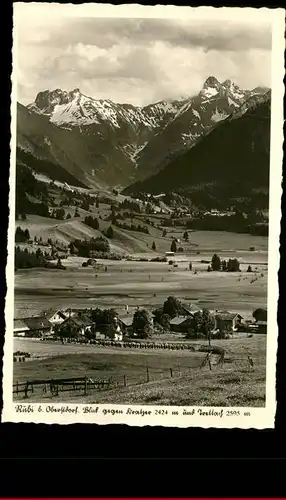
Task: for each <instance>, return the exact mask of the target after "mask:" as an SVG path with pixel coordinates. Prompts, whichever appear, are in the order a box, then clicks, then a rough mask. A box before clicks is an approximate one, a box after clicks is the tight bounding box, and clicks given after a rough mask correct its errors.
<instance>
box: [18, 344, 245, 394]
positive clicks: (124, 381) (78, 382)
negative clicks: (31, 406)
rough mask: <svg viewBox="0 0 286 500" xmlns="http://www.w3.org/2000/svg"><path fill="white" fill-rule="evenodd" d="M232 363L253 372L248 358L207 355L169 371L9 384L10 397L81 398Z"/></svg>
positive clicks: (160, 369)
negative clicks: (242, 364)
mask: <svg viewBox="0 0 286 500" xmlns="http://www.w3.org/2000/svg"><path fill="white" fill-rule="evenodd" d="M236 361H243V362H245V363H246V365H247V366H248V368H249V369H250V370H252V369H253V366H254V363H253V359H252V358H251V357H250V356H245V357H243V358H227V357H224V356H221V355H219V354H213V353H210V352H208V353H207V354H206V355H205V356H201V357H200V358H198V359H197V360H196V363H195V364H193V365H192V366H191V367H190V366H181V365H175V366H172V367H169V368H167V367H166V368H155V367H152V368H150V367H148V366H146V368H145V369H142V368H141V369H139V370H136V371H134V372H132V371H131V372H129V373H128V374H126V373H122V374H121V375H117V376H115V377H109V378H106V379H102V378H101V379H97V380H95V379H93V378H90V377H87V376H85V377H76V378H65V379H63V378H61V379H49V380H31V381H27V382H21V383H19V382H18V381H17V382H16V383H15V384H13V394H15V395H17V396H19V394H23V395H24V398H25V399H27V398H29V397H31V396H33V395H34V396H35V395H36V393H37V394H38V396H39V395H41V396H44V397H47V398H48V397H54V396H58V395H59V393H63V392H69V391H72V392H74V393H80V394H81V395H85V396H86V395H88V394H89V393H91V392H92V391H106V390H110V389H116V388H121V387H127V386H134V385H141V384H144V383H148V382H152V381H154V382H155V381H160V380H162V379H167V378H175V377H181V376H182V375H185V374H190V372H191V371H192V370H193V369H195V368H197V369H202V368H204V367H207V368H209V370H213V369H214V368H216V367H217V366H221V367H223V366H224V363H235V362H236Z"/></svg>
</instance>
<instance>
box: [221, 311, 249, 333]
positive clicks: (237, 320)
mask: <svg viewBox="0 0 286 500" xmlns="http://www.w3.org/2000/svg"><path fill="white" fill-rule="evenodd" d="M242 320H243V317H242V316H241V315H240V314H237V313H231V312H229V311H216V313H215V315H214V330H221V331H223V330H226V331H232V332H236V331H237V330H238V329H239V327H240V326H241V323H242Z"/></svg>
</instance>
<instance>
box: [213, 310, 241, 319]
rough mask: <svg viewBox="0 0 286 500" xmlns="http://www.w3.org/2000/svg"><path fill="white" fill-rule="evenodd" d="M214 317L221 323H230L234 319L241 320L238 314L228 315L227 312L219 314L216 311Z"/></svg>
mask: <svg viewBox="0 0 286 500" xmlns="http://www.w3.org/2000/svg"><path fill="white" fill-rule="evenodd" d="M216 317H217V318H218V319H222V320H223V321H232V320H233V319H234V318H236V317H240V318H242V316H240V314H238V313H230V312H228V311H221V312H220V311H218V312H217V314H216Z"/></svg>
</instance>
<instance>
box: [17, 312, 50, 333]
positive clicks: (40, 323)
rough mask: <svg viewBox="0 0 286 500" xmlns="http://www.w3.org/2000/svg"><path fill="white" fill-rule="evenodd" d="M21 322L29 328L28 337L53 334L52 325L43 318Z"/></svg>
mask: <svg viewBox="0 0 286 500" xmlns="http://www.w3.org/2000/svg"><path fill="white" fill-rule="evenodd" d="M23 321H24V323H25V324H26V325H27V326H28V328H29V337H42V336H43V335H52V334H53V327H52V324H51V323H50V322H49V321H48V320H47V318H46V317H45V316H34V317H31V318H25V319H24V320H23ZM26 335H27V334H26Z"/></svg>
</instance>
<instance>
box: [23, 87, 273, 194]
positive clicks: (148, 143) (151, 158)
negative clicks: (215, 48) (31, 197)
mask: <svg viewBox="0 0 286 500" xmlns="http://www.w3.org/2000/svg"><path fill="white" fill-rule="evenodd" d="M268 90H269V89H266V88H256V89H253V90H251V91H249V90H242V89H240V88H239V87H238V86H237V85H236V84H235V83H233V82H231V81H230V80H226V81H225V82H223V83H220V82H219V81H218V80H217V79H216V78H214V77H209V78H208V79H207V80H206V81H205V83H204V85H203V88H202V90H201V91H200V92H199V94H198V95H196V96H192V97H189V98H184V99H178V100H170V101H159V102H157V103H153V104H150V105H148V106H143V107H138V106H133V105H130V104H118V103H114V102H112V101H110V100H96V99H93V98H91V97H88V96H86V95H84V94H82V93H81V92H80V90H79V89H75V90H72V91H70V92H67V91H64V90H61V89H56V90H53V91H48V90H45V91H43V92H40V93H39V94H38V95H37V96H36V99H35V101H34V102H33V103H31V104H30V105H28V106H23V105H22V104H20V103H18V105H17V161H20V162H22V163H24V164H26V165H28V166H30V167H32V169H33V170H35V171H37V172H39V173H45V174H46V175H48V176H49V177H50V178H52V179H54V180H62V181H66V182H68V183H70V184H72V185H79V186H86V187H101V186H104V187H110V186H112V187H114V186H117V187H121V188H122V187H126V186H129V185H131V187H130V189H133V188H132V184H134V183H136V182H138V181H145V180H146V182H147V183H148V178H150V177H151V178H152V179H153V178H154V176H155V177H156V175H159V174H160V173H161V172H162V173H163V172H165V168H168V172H170V171H171V170H170V168H171V165H173V163H174V162H175V161H176V159H178V161H179V159H180V158H181V157H185V153H186V151H187V152H189V153H190V154H191V151H193V150H195V149H197V147H200V146H199V144H200V141H201V138H202V137H204V136H206V135H207V136H208V134H209V132H211V131H212V130H214V129H217V128H218V129H220V128H221V126H222V122H223V125H224V127H227V125H226V124H227V123H230V122H231V120H232V118H231V119H230V121H228V118H229V117H231V116H233V114H237V115H238V116H240V115H241V114H242V113H245V112H246V111H247V110H248V109H249V108H252V107H253V106H255V104H256V103H259V102H260V100H261V98H262V99H264V97H263V96H267V95H268V94H267V91H268ZM214 131H215V130H214ZM187 154H188V153H187ZM196 168H197V167H195V169H196ZM192 169H193V167H192ZM159 179H160V177H159ZM160 182H161V181H160ZM141 187H142V186H141ZM135 188H136V184H135ZM128 189H129V188H127V190H128ZM130 189H129V190H130ZM136 189H137V188H136Z"/></svg>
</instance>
